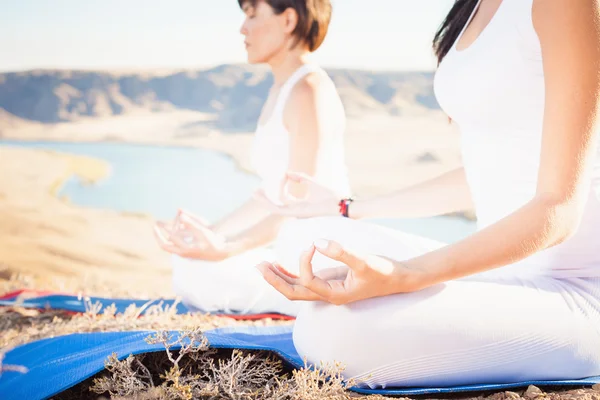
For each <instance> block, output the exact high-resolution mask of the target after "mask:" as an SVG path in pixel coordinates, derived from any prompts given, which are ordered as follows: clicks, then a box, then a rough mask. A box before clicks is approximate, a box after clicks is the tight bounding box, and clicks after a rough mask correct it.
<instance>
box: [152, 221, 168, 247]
mask: <svg viewBox="0 0 600 400" xmlns="http://www.w3.org/2000/svg"><path fill="white" fill-rule="evenodd" d="M152 231H153V233H154V237H155V238H156V240H158V242H159V243H160V244H170V243H171V241H170V240H169V239H168V238H167V236H166V235H165V234H164V233H163V231H162V230H161V228H160V227H159V226H158V225H157V224H155V225H154V226H153V227H152Z"/></svg>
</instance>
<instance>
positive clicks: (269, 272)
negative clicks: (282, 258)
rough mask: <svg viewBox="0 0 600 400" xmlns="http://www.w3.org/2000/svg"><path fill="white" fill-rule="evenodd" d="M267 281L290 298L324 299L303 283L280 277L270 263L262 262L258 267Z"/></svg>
mask: <svg viewBox="0 0 600 400" xmlns="http://www.w3.org/2000/svg"><path fill="white" fill-rule="evenodd" d="M256 268H257V269H258V270H259V271H260V272H261V274H262V276H263V278H264V279H265V281H267V283H268V284H269V285H271V286H273V288H275V290H277V291H278V292H279V293H281V294H283V295H284V296H285V297H287V298H288V299H289V300H305V301H318V300H322V299H321V297H320V296H319V295H317V294H316V293H314V292H312V291H311V290H309V289H307V288H305V287H304V286H302V285H292V284H289V283H288V282H286V281H285V279H283V278H282V277H280V276H279V275H278V274H277V273H276V272H275V271H274V268H273V266H272V265H271V264H270V263H262V264H259V265H257V267H256Z"/></svg>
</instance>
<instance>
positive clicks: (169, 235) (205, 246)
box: [154, 214, 229, 261]
mask: <svg viewBox="0 0 600 400" xmlns="http://www.w3.org/2000/svg"><path fill="white" fill-rule="evenodd" d="M163 232H164V233H163ZM154 234H155V237H156V239H157V241H158V242H159V245H160V246H161V248H162V249H163V250H165V251H167V252H169V253H171V254H177V255H179V256H181V257H184V258H191V259H196V260H205V261H222V260H224V259H226V258H227V257H228V256H229V253H228V251H227V245H226V242H225V240H224V238H223V237H222V236H220V235H218V234H216V233H214V232H213V231H212V230H211V229H210V228H208V227H206V226H205V225H203V224H200V223H198V222H197V221H195V220H194V219H192V218H190V217H189V216H187V215H186V214H180V215H179V218H178V223H177V226H176V227H175V228H174V229H169V227H168V226H166V225H165V224H161V223H157V224H156V225H155V226H154Z"/></svg>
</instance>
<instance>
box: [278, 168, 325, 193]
mask: <svg viewBox="0 0 600 400" xmlns="http://www.w3.org/2000/svg"><path fill="white" fill-rule="evenodd" d="M286 176H287V178H288V179H289V180H290V181H292V182H295V183H300V184H304V185H306V188H307V189H308V190H309V191H311V190H321V189H322V188H323V187H322V185H321V184H320V183H319V182H317V180H316V179H315V178H313V177H312V176H309V175H306V174H303V173H301V172H294V171H288V172H287V174H286Z"/></svg>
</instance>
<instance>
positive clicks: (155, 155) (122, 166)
mask: <svg viewBox="0 0 600 400" xmlns="http://www.w3.org/2000/svg"><path fill="white" fill-rule="evenodd" d="M0 145H3V146H20V147H29V148H39V149H46V150H54V151H60V152H65V153H71V154H79V155H85V156H91V157H95V158H99V159H102V160H105V161H107V162H108V163H109V164H110V165H111V172H110V175H109V176H108V177H107V178H105V179H103V180H101V181H99V182H98V183H96V184H94V185H88V184H85V183H83V182H81V181H80V180H79V179H78V178H77V177H72V178H71V179H70V180H68V181H67V182H66V184H65V185H64V186H63V188H62V189H61V190H60V192H59V196H66V197H67V198H68V199H69V200H70V201H71V202H72V203H75V204H78V205H82V206H86V207H93V208H105V209H113V210H118V211H128V212H141V213H145V214H149V215H152V216H154V217H155V218H157V219H168V218H171V217H173V215H174V214H175V212H176V211H177V208H178V207H184V208H187V209H189V210H191V211H193V212H195V213H198V214H199V215H202V216H203V217H205V218H206V219H208V220H211V221H215V220H217V219H218V218H221V217H222V216H224V215H226V214H227V213H228V212H230V211H231V210H233V209H234V208H235V207H237V206H239V205H241V204H242V203H244V202H245V201H246V200H247V199H248V198H249V196H250V195H251V193H252V191H253V190H254V189H255V188H256V187H257V185H258V179H257V178H256V177H255V176H253V175H251V174H248V173H245V172H243V171H241V170H239V169H237V167H236V165H235V163H234V162H233V160H232V159H231V158H229V157H227V156H224V155H222V154H220V153H218V152H214V151H208V150H203V149H196V148H186V147H161V146H146V145H137V144H123V143H61V142H20V141H7V140H2V141H0ZM376 222H377V223H381V224H382V225H385V226H390V227H393V228H397V229H402V230H404V231H407V232H411V233H415V234H419V235H422V236H426V237H430V238H432V239H435V240H440V241H444V242H454V241H456V240H459V239H460V238H462V237H464V236H466V235H469V234H470V233H472V232H473V230H474V229H475V227H474V224H473V223H472V222H469V221H465V220H464V219H461V218H454V217H436V218H424V219H409V220H406V219H404V220H399V219H393V220H378V221H376Z"/></svg>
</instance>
